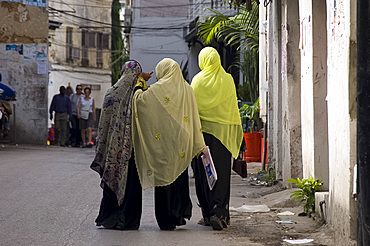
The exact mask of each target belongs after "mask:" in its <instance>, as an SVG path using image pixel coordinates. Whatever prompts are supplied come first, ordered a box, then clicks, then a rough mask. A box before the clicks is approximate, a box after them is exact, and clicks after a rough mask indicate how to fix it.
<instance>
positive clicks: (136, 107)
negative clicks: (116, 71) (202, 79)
mask: <svg viewBox="0 0 370 246" xmlns="http://www.w3.org/2000/svg"><path fill="white" fill-rule="evenodd" d="M155 70H156V76H157V80H158V81H157V82H156V83H155V84H153V85H151V86H150V88H147V86H146V85H145V80H140V77H139V80H138V84H137V87H136V92H135V94H134V99H133V112H134V117H133V129H132V130H133V143H134V150H135V151H134V152H135V160H136V166H137V170H138V174H139V178H140V182H141V185H142V187H143V189H146V188H149V187H155V215H156V219H157V223H158V225H159V227H160V229H161V230H174V229H175V228H176V226H178V225H184V224H185V223H186V222H185V220H184V218H187V219H190V217H191V210H192V204H191V200H190V196H189V180H188V169H187V168H188V166H189V164H190V163H191V160H192V158H193V157H194V156H196V155H197V154H199V153H200V152H201V151H202V150H203V149H204V148H205V143H204V140H203V136H202V134H201V132H200V127H201V126H200V119H199V115H198V110H197V104H196V100H195V96H194V92H193V90H192V88H191V87H190V85H189V84H188V83H187V82H186V81H185V79H184V78H183V76H182V73H181V69H180V66H179V64H178V63H177V62H175V61H174V60H172V59H170V58H165V59H163V60H162V61H160V62H159V63H158V65H157V66H156V69H155Z"/></svg>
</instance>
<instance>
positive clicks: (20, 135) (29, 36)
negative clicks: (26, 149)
mask: <svg viewBox="0 0 370 246" xmlns="http://www.w3.org/2000/svg"><path fill="white" fill-rule="evenodd" d="M0 23H1V24H0V73H1V75H2V83H4V84H5V85H8V86H9V87H11V88H12V89H13V90H15V91H16V92H17V97H16V98H17V101H14V102H11V104H12V105H15V122H16V126H14V120H13V118H12V117H11V120H13V121H11V135H10V137H9V138H10V139H11V140H12V141H14V139H15V141H16V143H32V144H46V140H47V115H48V114H47V98H48V92H47V89H48V87H47V85H48V61H47V51H48V46H47V35H48V14H47V11H46V8H45V7H37V6H29V5H24V4H21V3H15V2H5V1H1V2H0ZM14 134H16V135H14Z"/></svg>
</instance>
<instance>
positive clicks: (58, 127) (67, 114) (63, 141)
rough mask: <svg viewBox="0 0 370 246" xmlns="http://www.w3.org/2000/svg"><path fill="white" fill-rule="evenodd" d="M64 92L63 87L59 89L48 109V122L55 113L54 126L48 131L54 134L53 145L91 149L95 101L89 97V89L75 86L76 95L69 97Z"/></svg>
mask: <svg viewBox="0 0 370 246" xmlns="http://www.w3.org/2000/svg"><path fill="white" fill-rule="evenodd" d="M82 89H83V91H84V93H82ZM66 90H67V89H66V88H65V87H64V86H61V87H60V88H59V94H57V95H55V96H54V97H53V99H52V101H51V105H50V109H49V113H50V120H53V113H54V112H55V113H54V115H55V116H54V126H53V127H52V128H51V129H50V130H53V131H54V133H55V135H54V137H53V138H54V140H53V141H54V144H55V145H59V146H62V147H65V146H68V145H70V146H73V147H83V148H84V147H92V146H93V145H94V142H93V141H92V127H93V124H94V122H95V121H96V113H95V101H94V99H93V98H92V97H91V96H90V94H91V89H90V87H85V88H82V85H77V86H76V93H72V94H70V95H66ZM86 133H87V136H88V141H87V142H86ZM49 140H51V139H49Z"/></svg>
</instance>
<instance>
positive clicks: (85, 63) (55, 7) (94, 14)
mask: <svg viewBox="0 0 370 246" xmlns="http://www.w3.org/2000/svg"><path fill="white" fill-rule="evenodd" d="M111 5H112V1H111V0H103V1H92V0H91V1H84V2H81V1H77V0H66V1H50V2H49V17H50V18H49V44H50V47H49V60H50V78H49V87H48V91H49V99H48V106H50V103H51V99H52V98H53V96H54V95H55V94H58V93H59V87H60V86H62V85H64V86H65V87H67V86H71V87H72V89H73V91H74V92H75V88H76V85H77V84H82V85H83V87H87V86H88V87H90V88H91V96H92V97H93V98H94V99H95V106H96V108H97V109H100V108H101V107H102V104H103V97H104V95H105V92H106V91H107V89H108V88H109V87H110V86H111V70H110V64H111V60H110V52H111V50H110V47H111V45H110V43H111V38H110V37H111ZM50 123H51V122H49V125H50Z"/></svg>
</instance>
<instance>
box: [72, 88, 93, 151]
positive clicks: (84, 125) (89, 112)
mask: <svg viewBox="0 0 370 246" xmlns="http://www.w3.org/2000/svg"><path fill="white" fill-rule="evenodd" d="M90 94H91V89H90V88H89V87H86V88H85V89H84V95H85V96H84V97H81V98H80V100H79V101H78V105H77V118H78V119H79V120H80V122H79V124H80V129H81V138H82V147H86V146H87V147H91V146H93V143H92V126H93V124H94V121H95V120H96V115H95V101H94V99H93V98H92V97H90ZM86 130H87V136H88V142H87V144H86Z"/></svg>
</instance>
